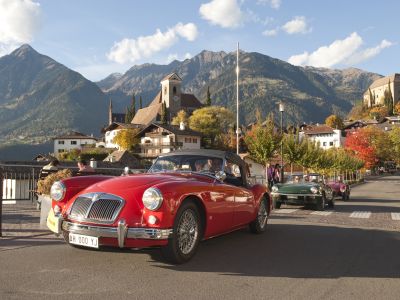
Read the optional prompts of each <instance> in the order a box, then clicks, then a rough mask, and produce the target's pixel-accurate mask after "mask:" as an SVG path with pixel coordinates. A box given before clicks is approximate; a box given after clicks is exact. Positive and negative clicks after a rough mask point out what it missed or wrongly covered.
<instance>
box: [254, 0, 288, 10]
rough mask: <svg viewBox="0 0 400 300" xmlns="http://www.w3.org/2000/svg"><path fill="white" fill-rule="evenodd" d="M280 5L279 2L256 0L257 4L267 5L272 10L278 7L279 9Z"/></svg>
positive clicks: (277, 0) (279, 0) (276, 0)
mask: <svg viewBox="0 0 400 300" xmlns="http://www.w3.org/2000/svg"><path fill="white" fill-rule="evenodd" d="M281 3H282V1H281V0H257V4H260V5H269V6H271V7H272V8H274V9H279V7H281Z"/></svg>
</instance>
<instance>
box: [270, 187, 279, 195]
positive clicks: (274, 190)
mask: <svg viewBox="0 0 400 300" xmlns="http://www.w3.org/2000/svg"><path fill="white" fill-rule="evenodd" d="M271 190H272V191H273V192H274V193H276V192H277V191H278V190H279V189H278V187H277V186H276V185H274V186H273V187H272V189H271Z"/></svg>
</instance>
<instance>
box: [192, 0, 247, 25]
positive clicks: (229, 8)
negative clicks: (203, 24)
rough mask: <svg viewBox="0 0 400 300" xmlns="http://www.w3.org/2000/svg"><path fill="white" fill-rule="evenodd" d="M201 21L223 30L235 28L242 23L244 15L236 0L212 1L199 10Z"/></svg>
mask: <svg viewBox="0 0 400 300" xmlns="http://www.w3.org/2000/svg"><path fill="white" fill-rule="evenodd" d="M199 12H200V15H201V17H202V18H203V19H205V20H207V21H209V22H210V23H211V24H214V25H219V26H221V27H223V28H235V27H238V26H240V25H241V24H242V23H243V21H244V18H245V16H244V14H243V12H242V11H241V9H240V6H239V4H238V3H237V1H236V0H212V1H211V2H208V3H204V4H202V5H201V6H200V9H199Z"/></svg>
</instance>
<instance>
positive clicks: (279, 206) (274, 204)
mask: <svg viewBox="0 0 400 300" xmlns="http://www.w3.org/2000/svg"><path fill="white" fill-rule="evenodd" d="M272 204H273V206H274V209H280V208H281V205H282V203H281V202H279V201H277V200H274V201H273V202H272Z"/></svg>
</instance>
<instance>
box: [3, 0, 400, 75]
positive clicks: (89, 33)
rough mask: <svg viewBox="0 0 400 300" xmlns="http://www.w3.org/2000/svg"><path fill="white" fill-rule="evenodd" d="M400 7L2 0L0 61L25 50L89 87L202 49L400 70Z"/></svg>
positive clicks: (255, 0)
mask: <svg viewBox="0 0 400 300" xmlns="http://www.w3.org/2000/svg"><path fill="white" fill-rule="evenodd" d="M399 12H400V1H398V0H382V1H380V2H379V6H378V5H377V2H376V1H372V0H363V1H361V0H358V1H349V0H324V1H321V0H190V1H188V0H168V1H165V0H157V1H156V0H146V1H134V0H118V1H117V0H85V1H81V0H80V1H79V0H0V56H3V55H6V54H9V53H10V52H11V51H12V50H14V49H15V48H17V47H19V46H20V45H22V44H25V43H28V44H30V45H31V46H32V47H33V48H34V49H36V50H37V51H38V52H40V53H42V54H45V55H48V56H50V57H51V58H53V59H55V60H57V61H58V62H60V63H62V64H64V65H65V66H67V67H69V68H71V69H73V70H75V71H78V72H80V73H81V74H82V75H84V76H85V77H86V78H88V79H90V80H92V81H98V80H101V79H103V78H105V77H106V76H108V75H109V74H111V73H114V72H119V73H124V72H126V71H127V70H128V69H129V68H130V67H132V66H134V65H140V64H143V63H156V64H168V63H169V62H171V61H172V60H174V59H177V60H180V61H182V60H184V59H186V58H191V57H193V56H195V55H197V54H198V53H200V52H201V51H202V50H211V51H225V52H232V51H236V47H237V43H238V42H239V45H240V49H241V50H243V51H246V52H259V53H262V54H265V55H268V56H271V57H274V58H278V59H281V60H284V61H287V62H289V63H291V64H294V65H299V66H315V67H326V68H335V69H344V68H349V67H356V68H360V69H363V70H366V71H370V72H375V73H379V74H381V75H389V74H393V73H396V72H400V59H399V42H400V30H399V29H398V28H397V27H398V26H397V20H398V17H399Z"/></svg>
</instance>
